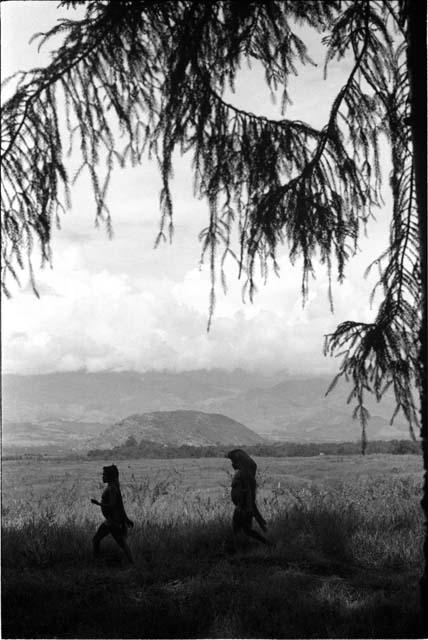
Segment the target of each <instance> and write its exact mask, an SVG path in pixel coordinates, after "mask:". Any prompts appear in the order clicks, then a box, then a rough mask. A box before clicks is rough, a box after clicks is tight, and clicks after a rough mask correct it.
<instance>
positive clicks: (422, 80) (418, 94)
mask: <svg viewBox="0 0 428 640" xmlns="http://www.w3.org/2000/svg"><path fill="white" fill-rule="evenodd" d="M407 17H408V23H407V62H408V68H409V76H410V91H411V120H412V140H413V153H414V168H415V183H416V202H417V208H418V220H419V238H420V244H419V247H420V248H419V251H420V259H421V287H422V292H421V295H422V324H421V330H420V352H419V385H420V386H419V389H420V402H421V410H420V411H421V438H422V454H423V463H424V480H423V495H422V500H421V505H422V509H423V512H424V516H425V541H424V557H425V567H424V573H423V576H422V578H421V581H420V593H421V605H422V616H423V625H424V631H428V614H427V607H426V604H425V603H426V602H428V415H427V379H426V367H427V169H426V162H427V144H426V140H427V126H426V105H427V85H426V77H427V64H426V18H427V3H426V0H408V1H407Z"/></svg>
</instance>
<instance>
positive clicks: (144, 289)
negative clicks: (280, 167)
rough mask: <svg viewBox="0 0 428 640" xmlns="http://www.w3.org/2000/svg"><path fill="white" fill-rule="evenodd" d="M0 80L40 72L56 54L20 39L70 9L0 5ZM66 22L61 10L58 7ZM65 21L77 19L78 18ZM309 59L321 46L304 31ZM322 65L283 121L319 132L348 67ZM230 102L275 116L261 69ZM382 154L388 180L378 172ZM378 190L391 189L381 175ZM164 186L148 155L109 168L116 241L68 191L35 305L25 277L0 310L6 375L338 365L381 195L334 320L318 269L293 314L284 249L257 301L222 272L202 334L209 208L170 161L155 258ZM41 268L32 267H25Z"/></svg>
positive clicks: (85, 192) (361, 312) (381, 215)
mask: <svg viewBox="0 0 428 640" xmlns="http://www.w3.org/2000/svg"><path fill="white" fill-rule="evenodd" d="M1 11H2V76H3V77H6V76H8V75H10V74H11V73H13V72H14V71H16V70H18V69H24V70H25V69H29V68H31V67H34V66H43V65H45V64H47V62H48V60H49V51H50V49H52V48H53V46H49V45H47V46H45V48H44V49H42V51H41V52H40V53H38V52H37V44H36V43H33V44H31V45H30V44H29V39H30V38H31V36H32V35H33V34H34V33H35V32H39V31H44V30H46V29H48V28H50V27H51V26H52V25H53V24H54V23H55V21H56V20H57V19H58V18H59V17H62V16H64V15H65V14H66V13H67V12H64V10H63V11H62V12H60V11H59V10H58V9H57V3H56V2H51V1H34V2H23V1H12V2H7V3H2V8H1ZM68 13H69V14H70V12H68ZM73 14H75V15H77V14H76V13H75V12H73ZM308 44H310V52H311V51H312V53H313V55H314V56H317V54H318V53H319V50H320V49H319V44H318V41H317V40H316V39H314V38H313V37H312V36H308ZM322 66H323V65H322V64H320V65H319V66H318V67H316V68H310V69H308V70H307V71H305V73H304V74H302V76H301V77H299V79H298V80H296V81H293V83H292V84H291V90H292V93H293V95H294V102H293V105H292V106H291V107H290V108H289V110H288V111H287V114H286V116H287V117H289V118H299V119H301V120H304V121H307V122H309V123H310V124H312V125H314V126H318V127H320V126H322V125H323V124H324V123H325V121H326V119H327V116H328V112H329V108H330V105H331V101H332V98H333V96H334V93H335V91H337V88H338V87H340V86H341V84H342V82H343V79H344V73H345V72H346V68H347V67H346V64H341V65H338V64H336V65H333V66H332V67H331V70H330V73H329V76H328V78H327V80H326V81H325V80H324V79H323V71H322ZM231 100H233V101H234V104H235V105H236V106H239V107H242V108H247V109H250V110H251V111H253V112H254V113H257V114H264V115H267V116H270V117H279V110H278V107H277V106H275V105H273V104H272V102H271V100H270V98H269V94H268V93H267V92H266V91H265V90H264V83H263V78H262V75H261V74H260V73H259V72H258V70H257V68H256V69H253V70H247V69H245V70H243V72H242V76H241V80H240V82H238V86H237V93H236V94H235V96H232V97H231ZM387 164H388V163H387V159H385V175H386V174H387V170H388V169H387ZM385 185H387V180H385ZM159 190H160V180H159V176H158V173H157V168H156V167H155V166H154V164H153V163H150V162H149V161H148V160H147V161H145V162H144V163H143V164H142V165H141V166H139V167H136V168H133V169H123V170H116V172H115V174H114V176H113V180H112V185H111V189H110V196H109V205H110V210H111V212H112V215H113V225H114V234H115V235H114V239H113V240H112V241H110V240H108V239H107V236H106V233H105V231H104V230H103V229H102V228H99V229H96V228H95V227H94V214H95V207H94V203H93V200H92V196H91V191H90V187H89V183H88V180H87V179H86V178H85V177H82V178H81V179H80V180H79V182H78V183H77V184H76V186H75V187H74V188H73V191H72V205H73V206H72V209H71V210H70V211H69V212H68V213H67V214H66V216H65V217H64V218H63V222H62V229H61V230H60V231H55V233H54V238H53V264H52V268H49V267H48V268H45V269H43V270H39V271H37V272H36V280H37V283H38V287H39V291H40V294H41V297H40V299H37V298H36V297H35V296H34V295H33V293H32V291H31V287H30V286H29V284H28V282H26V278H25V276H23V278H22V286H21V288H20V289H19V288H17V287H15V288H12V292H13V297H12V299H10V300H5V299H3V302H2V311H3V313H2V336H3V371H4V372H9V373H22V374H24V373H46V372H51V371H72V370H76V369H82V368H86V369H88V370H90V371H99V370H104V369H110V370H130V369H132V370H136V371H145V370H149V369H173V370H185V369H195V368H200V367H205V368H210V367H226V368H235V367H242V368H245V369H252V370H254V369H256V368H258V369H263V370H264V371H266V372H269V373H272V372H274V371H276V370H280V369H288V370H290V371H292V372H296V373H303V372H312V373H314V372H324V371H325V372H327V371H328V372H332V371H334V370H335V368H336V367H337V362H336V361H335V360H332V359H327V358H325V357H324V356H323V355H322V344H323V335H324V334H326V333H329V332H331V331H332V330H333V329H334V328H335V326H336V325H337V324H338V323H339V322H341V321H343V320H348V319H360V320H363V321H367V320H369V319H370V318H372V316H373V313H374V310H371V309H370V308H369V302H368V301H369V294H370V291H371V288H372V285H373V279H372V280H370V279H369V280H364V278H363V274H364V270H365V268H366V266H367V265H368V264H369V262H370V261H371V260H372V259H374V258H375V257H377V255H379V253H380V252H381V251H382V250H383V248H384V247H385V245H386V242H387V233H388V224H389V218H390V213H389V211H390V202H391V199H390V193H389V190H388V189H387V187H386V186H385V193H384V198H385V206H384V208H383V209H380V210H379V212H378V216H377V221H376V222H373V223H371V224H370V225H369V227H368V234H369V237H368V238H362V239H361V242H360V251H359V253H358V255H356V256H355V258H354V259H353V260H352V261H351V262H350V263H349V265H348V268H347V278H346V281H345V283H344V284H342V285H339V284H335V285H334V300H335V313H334V314H332V313H331V312H330V309H329V304H328V299H327V284H328V282H327V276H326V272H325V269H324V268H323V267H321V266H320V267H319V268H318V269H317V277H316V280H314V281H313V282H312V283H311V288H310V295H309V299H308V301H307V303H306V305H305V306H304V307H303V306H302V300H301V295H300V285H301V273H300V269H299V264H298V263H296V264H295V266H294V267H292V266H291V265H290V264H289V261H288V257H287V247H286V246H285V247H284V248H283V251H282V256H281V258H280V265H281V276H280V278H276V277H275V276H271V278H270V280H269V281H268V283H267V285H266V286H263V285H262V284H261V283H260V287H259V292H258V294H257V296H256V299H255V301H254V303H253V304H251V303H249V302H246V303H245V304H244V303H243V302H242V298H241V287H242V282H240V281H238V280H237V269H236V266H235V265H232V264H231V265H229V267H228V270H227V272H228V284H229V291H228V293H227V295H226V296H225V295H224V294H223V292H222V291H221V290H219V291H218V292H217V306H216V312H215V317H214V321H213V324H212V328H211V330H210V332H209V333H207V331H206V327H207V319H208V297H209V273H208V270H207V268H205V267H202V268H200V266H199V257H200V244H199V241H198V234H199V232H200V230H201V229H202V228H203V227H205V226H206V224H207V220H208V218H207V207H206V204H205V203H204V202H203V201H200V200H197V199H195V198H194V197H193V193H192V175H191V172H190V161H189V159H188V158H186V157H184V158H180V157H177V162H176V164H175V179H174V183H173V194H174V207H175V237H174V241H173V244H172V245H170V244H165V245H161V246H160V247H158V248H157V249H156V250H155V249H153V244H154V240H155V238H156V234H157V229H158V223H159V204H158V197H159ZM35 263H37V260H36V261H35Z"/></svg>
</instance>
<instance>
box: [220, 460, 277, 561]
mask: <svg viewBox="0 0 428 640" xmlns="http://www.w3.org/2000/svg"><path fill="white" fill-rule="evenodd" d="M226 457H227V458H229V459H230V460H231V462H232V467H233V468H234V469H235V470H236V473H235V475H234V476H233V479H232V491H231V497H232V502H233V504H234V505H235V510H234V512H233V521H232V523H233V538H234V546H235V548H236V537H237V535H238V534H239V533H240V532H241V531H242V532H243V533H245V535H247V536H249V537H250V538H254V539H255V540H258V541H259V542H262V543H263V544H265V545H268V546H271V544H272V543H271V542H269V541H268V540H267V539H266V538H265V537H264V536H262V535H261V534H260V533H258V532H257V531H254V529H253V528H252V523H253V518H255V519H256V522H257V523H258V525H259V527H260V528H261V529H262V531H266V520H265V519H264V518H263V516H262V515H261V513H260V511H259V509H258V507H257V504H256V488H257V485H256V471H257V465H256V463H255V462H254V460H253V459H252V458H250V456H249V455H248V454H247V453H245V451H243V450H242V449H233V450H232V451H229V453H228V454H227V456H226Z"/></svg>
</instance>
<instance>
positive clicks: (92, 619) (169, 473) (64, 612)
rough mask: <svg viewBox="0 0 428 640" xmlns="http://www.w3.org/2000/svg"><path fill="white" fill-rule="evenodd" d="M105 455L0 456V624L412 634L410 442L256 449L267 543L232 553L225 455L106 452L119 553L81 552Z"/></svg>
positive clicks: (51, 628) (305, 634)
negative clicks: (399, 451) (124, 519)
mask: <svg viewBox="0 0 428 640" xmlns="http://www.w3.org/2000/svg"><path fill="white" fill-rule="evenodd" d="M111 462H114V461H111V460H106V461H99V460H97V461H93V460H92V461H83V462H65V461H49V462H46V463H43V467H41V466H40V465H41V463H40V462H32V461H5V462H4V463H3V468H2V480H3V483H2V484H3V486H2V491H3V496H2V605H3V606H2V636H3V637H5V638H11V637H14V638H39V637H42V638H51V637H56V638H135V637H139V638H168V637H175V638H185V637H196V638H239V637H244V638H251V637H255V638H264V637H265V638H414V637H415V638H417V637H423V634H422V632H421V626H420V624H421V623H420V617H419V611H418V580H419V577H420V572H421V567H422V537H423V526H422V525H423V523H422V514H421V510H420V506H419V500H420V491H421V483H422V461H421V459H420V458H419V457H418V456H404V455H403V456H392V455H371V456H366V457H364V458H363V457H360V456H355V457H354V456H346V457H340V456H323V457H317V458H282V459H281V458H280V459H278V458H260V459H257V462H258V466H259V487H260V488H259V500H258V502H259V506H260V509H261V511H262V513H263V514H264V515H265V517H266V519H267V520H268V523H269V529H268V535H269V537H270V539H271V541H272V542H274V545H275V546H274V547H273V548H269V549H265V548H260V547H259V546H257V543H254V544H253V543H248V544H243V546H242V549H240V550H239V551H238V552H237V553H235V554H231V553H230V550H229V544H228V542H229V539H230V521H231V514H232V506H231V503H230V498H229V487H230V480H231V469H230V463H229V462H228V461H227V460H221V459H213V458H207V459H201V460H195V459H191V460H129V461H121V463H120V465H119V469H120V472H121V482H122V488H123V495H124V501H125V505H126V508H127V511H128V514H129V516H130V517H131V518H132V519H133V520H134V521H135V527H134V529H132V531H131V534H130V537H129V544H130V547H131V549H132V552H133V554H134V557H135V565H134V566H129V565H128V564H127V562H126V560H125V558H124V557H123V556H122V554H121V551H120V549H118V548H117V547H115V545H114V542H113V541H110V540H108V539H106V540H105V541H104V553H103V556H102V558H101V559H100V560H97V561H95V560H93V559H92V557H91V538H92V536H93V534H94V532H95V530H96V527H97V525H98V524H99V523H100V522H101V514H100V512H99V508H97V507H96V506H94V505H92V504H91V503H90V498H91V497H95V498H99V496H100V493H101V491H102V488H103V486H102V483H101V467H102V465H103V464H111Z"/></svg>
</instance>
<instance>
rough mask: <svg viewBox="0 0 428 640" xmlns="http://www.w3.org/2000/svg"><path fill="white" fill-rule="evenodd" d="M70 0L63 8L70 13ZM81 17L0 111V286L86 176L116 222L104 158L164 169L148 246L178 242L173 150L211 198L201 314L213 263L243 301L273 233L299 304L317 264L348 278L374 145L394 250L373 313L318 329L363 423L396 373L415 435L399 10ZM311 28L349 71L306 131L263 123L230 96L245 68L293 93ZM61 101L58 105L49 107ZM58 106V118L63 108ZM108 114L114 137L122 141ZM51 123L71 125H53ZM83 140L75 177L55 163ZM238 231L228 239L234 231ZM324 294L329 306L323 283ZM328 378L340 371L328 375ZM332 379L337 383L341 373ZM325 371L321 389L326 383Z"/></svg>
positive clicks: (149, 0)
mask: <svg viewBox="0 0 428 640" xmlns="http://www.w3.org/2000/svg"><path fill="white" fill-rule="evenodd" d="M77 4H81V3H79V2H77V1H71V2H63V3H62V5H63V6H69V7H73V6H76V5H77ZM85 7H86V15H85V18H84V19H83V20H80V21H71V20H63V21H61V22H60V23H59V24H58V25H56V26H55V27H54V28H53V29H51V30H50V31H49V32H48V33H46V34H41V35H40V38H41V40H40V43H41V44H44V43H45V42H46V41H48V40H49V39H50V38H51V37H53V36H56V35H58V34H63V43H62V45H61V46H60V47H59V48H58V49H57V50H56V52H55V53H54V54H53V57H52V61H51V63H50V64H49V65H48V66H47V67H46V68H43V69H33V70H31V71H30V72H28V73H20V74H18V75H17V76H15V82H17V88H16V91H15V93H14V95H13V97H12V98H11V99H9V100H8V101H7V102H6V103H5V104H4V107H3V114H2V123H3V130H2V172H3V183H2V231H3V237H4V238H5V242H4V243H3V248H2V261H3V263H2V287H3V290H4V292H5V293H6V295H8V293H9V292H8V288H7V280H8V278H10V277H12V278H14V279H15V280H17V281H19V269H20V268H21V269H25V268H26V269H28V271H29V273H30V278H31V282H32V285H33V288H34V291H35V292H36V293H37V286H36V283H35V281H34V276H33V270H32V258H33V255H34V250H35V245H36V244H38V248H39V252H40V256H41V260H42V263H46V262H49V261H50V259H51V249H50V240H51V230H52V225H53V224H57V225H59V224H60V218H61V213H62V212H63V208H64V206H67V204H68V201H69V188H70V185H71V184H72V183H73V182H74V181H75V180H76V179H77V177H78V176H79V175H80V173H81V172H82V171H88V172H89V175H90V177H91V181H92V189H93V195H94V200H95V219H96V222H97V223H105V224H106V227H107V230H108V232H109V233H111V232H112V225H111V214H110V211H109V209H108V205H107V191H108V186H109V182H110V178H111V174H112V171H113V169H114V167H115V166H117V165H119V166H125V165H129V164H131V165H135V164H138V163H141V162H142V161H143V158H144V157H145V155H146V154H148V156H149V157H152V158H154V159H156V161H157V162H158V165H159V169H160V173H161V177H162V189H161V194H160V208H161V219H160V229H159V234H158V238H157V242H160V241H163V240H168V239H169V240H170V239H171V238H172V235H173V201H172V195H171V188H170V183H171V179H172V176H173V157H174V153H175V152H176V151H179V152H181V153H190V154H191V155H192V158H193V172H194V189H195V194H196V195H197V196H199V197H201V198H204V199H205V200H206V201H207V203H208V206H209V219H208V223H207V226H206V228H204V229H203V230H202V231H201V234H200V239H201V243H202V256H201V259H202V260H205V259H207V260H208V262H209V265H210V271H211V293H210V308H209V322H211V318H212V315H213V312H214V307H215V294H216V286H217V281H218V279H220V281H221V283H222V284H223V287H226V282H225V273H224V264H225V260H226V259H227V258H229V257H230V258H231V259H233V260H236V261H237V263H238V265H239V272H240V274H242V275H243V277H244V283H245V284H244V295H245V294H246V293H248V295H249V298H250V299H253V296H254V293H255V291H256V278H257V274H258V269H260V271H261V275H262V278H267V276H268V273H269V270H270V269H273V271H275V272H278V262H277V255H278V251H279V249H280V248H281V247H282V245H284V244H286V246H287V247H288V250H289V256H290V260H291V261H292V262H294V261H295V260H296V259H297V258H299V259H301V260H302V265H303V271H302V294H303V299H305V298H306V296H307V293H308V287H309V279H310V277H311V275H312V274H313V273H314V263H315V262H317V261H318V260H319V259H320V260H321V262H322V263H323V264H325V265H326V268H327V271H328V275H329V279H330V282H331V279H332V273H333V269H336V270H337V278H338V280H339V281H341V280H343V278H344V276H345V265H346V262H347V260H348V259H349V257H350V256H352V255H353V253H354V252H355V250H356V249H357V245H358V238H359V236H360V234H361V231H362V230H364V227H365V225H366V223H367V221H368V219H369V218H370V217H371V216H373V214H374V209H375V208H376V207H377V206H378V205H379V204H380V202H381V194H380V187H381V173H380V167H379V138H380V136H381V135H384V136H386V137H387V138H388V140H389V142H390V147H391V154H392V165H393V170H392V175H391V188H392V192H393V198H394V209H393V212H392V225H391V239H390V246H389V247H388V249H387V250H386V252H385V253H384V254H383V255H382V256H381V257H380V258H379V259H378V260H377V261H376V264H377V266H378V268H379V274H380V275H379V288H380V289H381V290H382V291H383V301H382V302H381V304H380V306H379V310H378V314H377V318H376V320H375V321H374V322H373V323H372V324H362V323H355V322H345V323H343V324H341V325H340V326H339V327H338V328H337V330H336V332H335V333H334V334H332V335H330V336H327V340H326V347H325V349H326V353H330V354H335V353H337V352H342V355H343V360H342V364H341V368H340V371H339V374H338V376H341V375H344V376H345V377H347V378H351V379H352V381H353V391H352V394H351V398H350V399H352V398H355V399H356V400H357V405H356V409H355V415H356V416H358V417H359V418H360V420H361V423H362V425H363V442H364V441H365V428H366V423H367V417H368V415H367V411H366V409H365V407H364V393H365V391H367V390H369V391H372V392H374V393H375V394H376V397H377V398H378V399H379V398H380V397H381V396H382V394H383V393H384V391H385V389H386V388H387V387H388V386H390V385H391V384H392V385H393V387H394V391H395V395H396V398H397V410H398V409H400V408H401V409H402V410H403V411H404V413H405V415H406V417H407V419H408V421H409V424H410V428H411V430H412V433H413V428H414V426H415V425H416V423H417V416H416V412H415V409H414V406H415V405H414V401H413V397H412V393H411V390H412V387H413V386H414V385H415V383H416V384H418V382H419V381H418V375H417V370H416V369H417V367H416V360H417V352H418V329H419V326H420V313H419V309H420V282H421V276H420V266H419V262H418V260H419V258H418V255H419V248H418V236H417V219H416V203H415V187H414V169H413V166H412V144H411V137H410V127H409V80H408V72H407V67H406V63H405V50H404V43H405V38H404V34H405V31H406V15H405V3H404V2H400V3H392V2H386V1H381V0H379V1H377V2H370V1H368V0H355V1H354V2H341V1H335V0H322V1H321V0H313V1H305V2H300V1H286V0H264V1H263V2H252V1H250V2H247V3H241V2H235V1H233V0H217V1H215V2H202V1H200V0H175V1H161V0H140V1H130V0H105V1H90V2H87V3H85ZM301 26H306V27H308V28H312V29H315V30H316V31H317V32H319V33H322V34H324V42H325V45H326V69H328V65H329V63H330V62H332V61H334V60H340V59H342V58H345V57H347V59H350V60H351V61H352V66H351V70H350V72H349V75H348V77H347V78H346V82H345V83H344V85H343V87H342V88H341V89H340V90H339V92H338V93H337V96H336V98H335V99H334V101H333V103H332V105H331V109H330V113H329V117H328V120H327V122H326V124H325V126H324V127H323V128H321V129H319V130H317V129H315V128H313V127H312V126H310V125H308V124H307V123H305V122H302V121H299V120H290V119H287V118H285V117H282V118H281V119H279V120H272V119H268V118H265V117H262V116H258V115H255V114H253V113H251V112H250V111H246V110H243V109H238V108H237V107H235V106H234V105H233V104H231V103H230V102H228V101H227V100H226V99H225V92H226V90H227V89H232V90H233V89H234V85H235V81H236V78H237V74H238V73H239V70H240V68H241V66H242V65H243V64H244V63H246V62H248V61H251V60H252V61H256V62H257V63H259V64H261V65H262V67H263V69H264V74H265V79H266V83H267V86H268V87H269V89H270V90H271V92H272V93H274V92H276V91H277V90H281V92H282V116H285V113H286V107H287V104H288V103H289V102H290V100H291V96H290V95H289V90H288V82H289V78H290V76H291V75H293V74H297V73H298V72H299V69H300V66H301V65H305V64H313V61H312V60H311V59H310V57H309V55H308V52H307V48H306V45H305V43H304V41H303V40H302V39H301V37H300V36H299V35H298V32H299V27H301ZM60 107H61V108H60ZM62 112H64V113H65V118H64V120H65V122H62V120H61V117H60V114H61V113H62ZM117 124H118V125H119V131H120V135H119V136H118V135H117V126H116V125H117ZM64 130H65V131H66V133H67V135H64ZM65 147H68V151H67V153H70V152H71V151H72V150H73V149H75V148H78V150H79V154H80V157H81V164H80V167H79V169H78V170H77V172H76V173H75V174H74V175H73V176H70V175H69V174H68V172H67V168H66V161H65V159H64V148H65ZM236 236H237V237H238V250H237V251H236V250H235V249H234V238H235V237H236ZM329 297H330V304H331V305H333V299H332V294H331V289H330V292H329ZM336 380H337V378H336ZM336 380H335V381H336ZM335 381H334V383H335Z"/></svg>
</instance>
